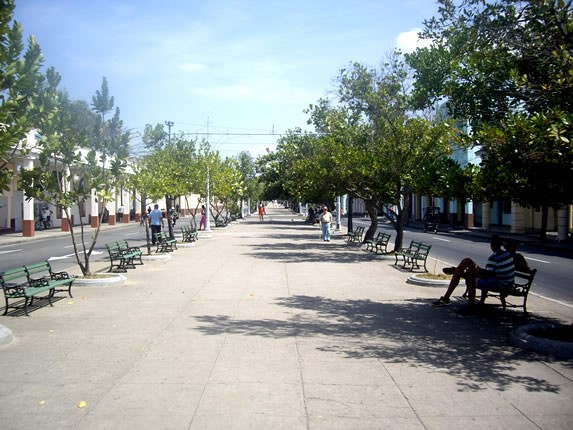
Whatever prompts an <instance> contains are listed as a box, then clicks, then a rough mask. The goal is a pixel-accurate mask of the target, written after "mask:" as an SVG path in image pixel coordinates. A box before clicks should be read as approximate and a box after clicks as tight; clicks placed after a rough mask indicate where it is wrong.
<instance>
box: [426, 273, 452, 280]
mask: <svg viewBox="0 0 573 430" xmlns="http://www.w3.org/2000/svg"><path fill="white" fill-rule="evenodd" d="M418 278H425V279H436V280H440V281H449V280H450V279H452V276H451V275H446V274H444V273H420V274H419V275H418Z"/></svg>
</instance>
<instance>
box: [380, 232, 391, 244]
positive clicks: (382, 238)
mask: <svg viewBox="0 0 573 430" xmlns="http://www.w3.org/2000/svg"><path fill="white" fill-rule="evenodd" d="M389 240H390V235H389V234H388V233H378V242H383V243H388V241H389Z"/></svg>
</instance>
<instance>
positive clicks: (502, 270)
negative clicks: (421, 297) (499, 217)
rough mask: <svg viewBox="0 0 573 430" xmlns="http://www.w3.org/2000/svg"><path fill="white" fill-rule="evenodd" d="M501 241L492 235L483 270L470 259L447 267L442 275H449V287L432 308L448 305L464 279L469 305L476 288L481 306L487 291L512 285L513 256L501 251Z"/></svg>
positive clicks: (513, 272) (473, 298) (472, 301)
mask: <svg viewBox="0 0 573 430" xmlns="http://www.w3.org/2000/svg"><path fill="white" fill-rule="evenodd" d="M502 244H503V241H502V239H501V237H499V236H498V235H493V236H492V238H491V242H490V247H491V250H492V251H493V254H492V255H490V257H489V258H488V260H487V264H486V267H485V269H482V268H481V267H479V266H478V265H477V264H476V263H475V262H474V261H473V260H472V259H471V258H464V259H463V260H462V261H461V262H460V264H458V266H457V267H447V268H445V269H444V273H446V274H451V275H452V279H451V281H450V285H449V286H448V289H447V291H446V294H444V295H443V296H442V297H440V298H439V299H438V300H436V301H435V302H434V303H432V306H447V305H449V304H450V296H451V295H452V293H453V292H454V290H455V288H456V287H457V286H458V284H459V283H460V279H461V278H465V280H466V285H467V287H468V291H467V292H468V299H469V302H470V305H473V304H474V302H475V296H476V288H479V289H480V290H482V294H481V298H480V302H479V304H480V305H481V304H483V302H484V301H485V298H486V296H487V292H488V291H497V292H499V291H500V290H503V289H504V288H510V287H511V286H512V285H513V281H514V277H515V267H514V263H513V256H512V255H511V253H509V251H505V250H502V249H501V246H502Z"/></svg>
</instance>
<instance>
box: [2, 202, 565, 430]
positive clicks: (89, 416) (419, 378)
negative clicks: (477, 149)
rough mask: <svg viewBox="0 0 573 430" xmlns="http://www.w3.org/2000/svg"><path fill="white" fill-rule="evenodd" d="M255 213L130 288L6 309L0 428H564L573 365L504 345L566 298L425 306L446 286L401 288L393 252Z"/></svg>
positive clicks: (145, 269) (150, 266)
mask: <svg viewBox="0 0 573 430" xmlns="http://www.w3.org/2000/svg"><path fill="white" fill-rule="evenodd" d="M267 212H268V216H267V219H266V220H265V221H264V222H259V220H258V217H251V218H249V219H248V220H246V221H241V222H239V223H234V224H232V225H230V226H228V227H227V228H224V229H214V230H213V232H212V233H210V234H209V235H208V236H210V237H206V234H204V233H203V235H202V237H201V238H200V240H199V242H197V243H196V244H195V245H193V246H190V247H185V248H181V249H179V250H178V251H176V252H174V253H173V254H172V258H171V259H170V260H168V261H148V262H146V263H145V264H144V266H139V267H138V268H137V269H135V270H129V271H128V273H127V275H126V276H127V282H126V283H125V284H124V285H120V286H108V287H77V288H74V291H73V292H74V298H73V299H70V298H68V297H65V296H64V295H61V298H60V299H59V300H58V301H56V302H55V304H54V307H53V308H50V307H49V306H45V307H42V308H40V309H37V310H34V311H33V312H31V316H30V317H25V316H14V315H12V316H10V315H9V316H5V317H0V324H1V325H4V326H6V327H8V328H9V329H11V330H12V332H13V335H14V338H15V339H14V340H13V341H12V342H11V343H10V344H8V345H5V346H2V347H0V365H1V366H2V372H1V373H0V427H1V428H2V429H43V430H45V429H57V430H61V429H82V430H88V429H90V430H92V429H94V430H95V429H98V430H99V429H110V430H111V429H113V430H117V429H126V430H127V429H129V430H132V429H152V430H155V429H173V430H182V429H197V430H209V429H214V430H215V429H216V430H220V429H225V430H227V429H265V430H267V429H273V430H274V429H286V430H297V429H311V430H315V429H325V430H326V429H328V430H331V429H352V430H358V429H360V430H362V429H441V430H442V429H461V428H463V429H464V430H469V429H473V428H475V429H483V428H489V429H519V430H526V429H573V362H571V361H564V360H555V359H552V358H549V357H546V356H543V355H539V354H536V353H532V352H527V351H524V350H521V349H519V348H516V347H513V346H511V344H510V342H509V335H510V332H511V330H512V328H513V327H514V326H517V325H521V324H524V323H528V322H531V321H562V322H568V323H571V321H572V320H573V310H572V309H571V308H570V307H566V306H563V305H560V304H557V303H554V302H551V301H547V300H543V299H541V298H539V297H530V301H529V303H528V308H529V310H530V311H531V313H532V316H531V317H530V318H529V319H526V318H524V317H523V316H522V315H521V312H520V311H513V310H509V311H508V312H506V313H505V314H502V313H501V310H500V307H499V306H498V305H497V304H495V305H493V303H496V301H495V300H491V303H492V305H491V306H490V307H488V311H486V312H485V313H483V314H479V315H466V314H464V313H463V312H460V311H461V310H462V309H463V307H464V306H463V304H462V303H461V302H457V301H455V300H454V301H453V304H452V305H451V306H449V307H445V308H433V307H431V306H430V303H431V301H433V300H434V299H436V298H437V297H439V296H440V295H441V294H442V293H443V287H439V288H436V287H425V286H416V285H411V284H407V283H406V280H407V278H408V277H409V273H405V272H403V271H401V270H399V269H397V268H395V267H394V266H393V264H392V263H393V262H394V259H393V258H392V259H389V258H388V257H382V256H373V255H371V254H368V253H366V252H364V251H363V250H360V249H359V248H358V247H352V246H347V245H346V244H345V241H344V239H343V238H342V237H341V236H340V233H335V234H334V236H333V239H332V241H331V242H323V241H320V240H319V229H318V227H317V226H310V225H308V224H304V223H303V222H302V218H300V217H298V216H297V215H293V214H292V213H291V212H290V211H288V210H287V209H282V208H267ZM120 238H122V237H121V227H118V239H120ZM136 239H137V238H134V237H133V236H132V237H130V238H129V240H130V243H131V242H133V243H134V244H137V243H138V242H137V240H136ZM139 239H140V240H141V241H142V240H143V237H141V238H139ZM393 239H394V235H393V236H392V239H391V243H393ZM140 243H142V242H140ZM99 258H100V259H101V260H100V261H96V262H95V264H94V265H95V267H96V268H104V267H105V266H106V262H105V259H104V258H103V256H101V257H99ZM436 264H437V268H438V270H440V269H441V267H442V264H441V262H437V263H436V262H435V261H433V262H432V267H433V266H434V265H436ZM74 273H77V269H76V270H74Z"/></svg>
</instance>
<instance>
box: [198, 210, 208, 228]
mask: <svg viewBox="0 0 573 430" xmlns="http://www.w3.org/2000/svg"><path fill="white" fill-rule="evenodd" d="M206 225H207V209H205V205H201V221H199V230H201V227H203V229H205V226H206Z"/></svg>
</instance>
